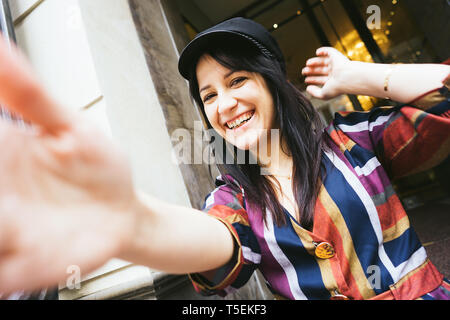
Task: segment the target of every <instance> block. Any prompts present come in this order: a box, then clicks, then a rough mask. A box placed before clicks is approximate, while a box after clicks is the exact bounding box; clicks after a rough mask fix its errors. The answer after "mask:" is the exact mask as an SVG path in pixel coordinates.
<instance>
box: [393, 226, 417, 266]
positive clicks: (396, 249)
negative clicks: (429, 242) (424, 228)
mask: <svg viewBox="0 0 450 320" xmlns="http://www.w3.org/2000/svg"><path fill="white" fill-rule="evenodd" d="M421 247H422V245H421V244H420V241H419V238H418V237H417V235H416V232H415V231H414V229H413V228H412V227H409V229H407V230H406V231H405V232H403V234H402V235H401V236H400V237H398V238H396V239H394V240H391V241H388V242H385V243H384V250H385V251H386V254H387V255H388V257H389V259H391V261H392V263H393V264H394V266H395V267H397V266H398V265H400V264H401V263H402V262H405V261H406V260H408V259H409V257H411V255H412V254H413V253H414V252H416V251H417V250H418V249H419V248H421Z"/></svg>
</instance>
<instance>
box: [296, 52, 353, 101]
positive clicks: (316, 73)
mask: <svg viewBox="0 0 450 320" xmlns="http://www.w3.org/2000/svg"><path fill="white" fill-rule="evenodd" d="M316 55H317V56H316V57H314V58H311V59H308V60H307V61H306V66H305V67H304V68H303V69H302V75H304V76H306V78H305V83H306V84H307V85H308V86H307V88H306V91H307V92H308V93H309V94H311V95H312V96H313V97H315V98H318V99H325V100H326V99H331V98H334V97H336V96H338V95H340V94H342V93H344V92H343V91H342V88H341V86H342V83H341V78H342V77H341V76H342V73H343V72H345V71H346V68H347V66H348V65H349V63H350V62H351V61H350V60H349V59H348V58H347V57H345V56H344V55H343V54H342V53H340V52H339V51H338V50H336V49H334V48H331V47H321V48H319V49H317V50H316Z"/></svg>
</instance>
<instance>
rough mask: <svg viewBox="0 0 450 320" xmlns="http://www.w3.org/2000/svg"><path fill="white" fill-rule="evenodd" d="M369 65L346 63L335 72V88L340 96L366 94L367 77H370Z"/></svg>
mask: <svg viewBox="0 0 450 320" xmlns="http://www.w3.org/2000/svg"><path fill="white" fill-rule="evenodd" d="M371 65H373V64H371V63H367V62H361V61H348V62H347V63H346V64H345V65H344V66H343V67H342V68H341V70H339V71H338V72H337V78H336V81H337V86H338V91H339V93H340V94H355V95H358V94H364V92H367V91H368V89H369V90H370V88H368V85H369V84H370V81H368V79H367V77H370V73H371V71H372V70H371V69H372V68H371V67H372V66H371Z"/></svg>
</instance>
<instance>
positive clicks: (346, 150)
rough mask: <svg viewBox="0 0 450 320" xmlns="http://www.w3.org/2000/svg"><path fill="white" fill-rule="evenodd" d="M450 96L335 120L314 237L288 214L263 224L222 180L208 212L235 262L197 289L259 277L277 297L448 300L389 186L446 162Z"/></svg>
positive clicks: (200, 279)
mask: <svg viewBox="0 0 450 320" xmlns="http://www.w3.org/2000/svg"><path fill="white" fill-rule="evenodd" d="M448 87H449V86H448V83H447V85H446V86H444V87H442V88H440V89H436V90H434V91H432V92H429V93H427V94H426V95H424V96H422V97H421V98H419V99H416V100H415V101H414V102H413V103H410V104H408V105H403V106H398V107H382V108H376V109H373V110H371V111H367V112H347V113H345V112H340V113H337V114H336V115H335V119H334V120H333V122H332V123H331V124H330V125H329V126H328V127H327V129H326V130H325V132H324V134H325V135H326V138H327V139H329V141H330V142H331V143H330V145H331V149H330V150H329V151H326V152H324V154H323V157H322V161H323V162H324V165H325V166H326V169H327V174H326V177H325V179H324V180H323V181H322V185H321V188H320V191H319V195H318V198H317V201H316V207H315V215H314V225H313V229H312V231H308V230H306V229H304V228H302V227H301V226H300V225H299V223H298V222H297V221H296V219H295V218H294V217H293V216H292V215H291V214H290V213H289V212H288V211H287V210H284V211H285V215H286V217H287V221H288V223H287V224H286V225H285V226H282V227H278V226H277V225H276V224H275V223H274V222H273V220H272V217H271V214H270V213H268V214H267V223H266V224H264V222H263V219H262V214H261V213H260V212H255V211H254V210H250V208H248V206H247V203H246V198H245V194H244V191H243V189H242V188H241V187H240V186H239V184H238V182H237V181H235V183H236V187H237V188H232V187H231V186H230V185H227V184H226V183H224V181H223V179H222V178H221V176H219V177H218V179H217V180H216V185H217V188H216V189H215V190H214V191H213V192H211V193H210V194H209V195H208V196H207V197H206V202H205V205H204V211H205V212H207V213H208V214H210V215H212V216H214V217H216V218H217V219H220V220H221V221H222V222H223V223H224V224H225V225H226V226H227V227H228V229H229V230H230V232H231V233H232V234H233V236H234V240H235V253H234V256H233V259H232V260H231V261H230V262H229V263H228V264H227V265H225V266H223V267H222V268H219V269H217V270H213V271H211V272H208V273H205V274H199V273H196V274H191V275H190V277H191V280H192V282H193V284H194V287H195V289H196V290H197V291H198V292H201V293H204V294H219V295H226V294H227V293H229V292H231V291H233V290H236V288H239V287H241V286H242V285H244V284H245V283H246V282H247V281H248V279H249V278H250V276H251V275H252V273H253V271H254V270H255V269H256V268H258V269H259V270H260V271H261V273H262V274H263V276H264V278H265V279H266V283H267V285H268V287H269V289H270V290H271V291H272V292H273V293H274V295H275V297H278V298H287V299H330V298H331V299H401V300H406V299H407V300H409V299H449V298H450V296H449V289H450V285H449V283H448V282H447V281H445V278H444V276H443V275H442V274H441V273H440V272H439V271H438V270H437V269H436V267H435V266H434V265H433V263H432V262H431V261H430V260H429V259H428V258H427V253H426V251H425V249H424V247H423V246H422V245H421V243H420V241H419V239H418V237H417V235H416V233H415V231H414V230H413V228H412V227H411V226H410V223H409V220H408V217H407V215H406V212H405V210H404V208H403V206H402V204H401V202H400V200H399V198H398V196H397V194H396V193H395V191H394V189H393V187H392V184H391V179H393V178H395V177H400V176H405V175H408V174H412V173H415V172H419V171H422V170H426V169H429V168H431V167H433V166H435V165H437V164H438V163H440V162H441V161H442V160H444V159H445V158H446V157H448V155H449V150H450V111H449V106H450V95H449V89H448ZM413 105H414V107H413ZM430 219H432V217H430Z"/></svg>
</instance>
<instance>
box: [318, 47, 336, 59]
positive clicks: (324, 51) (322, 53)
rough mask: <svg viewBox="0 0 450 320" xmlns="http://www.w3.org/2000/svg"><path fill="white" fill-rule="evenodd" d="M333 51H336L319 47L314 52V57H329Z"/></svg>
mask: <svg viewBox="0 0 450 320" xmlns="http://www.w3.org/2000/svg"><path fill="white" fill-rule="evenodd" d="M333 50H336V49H334V48H332V47H320V48H319V49H317V50H316V55H317V56H319V57H323V56H330V55H331V54H332V53H333Z"/></svg>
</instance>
